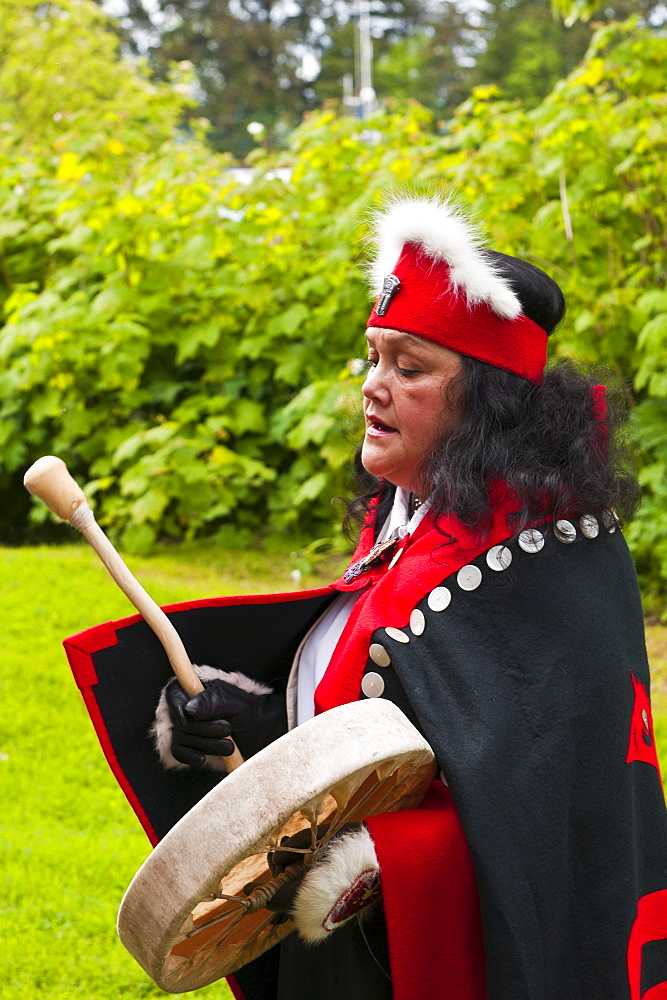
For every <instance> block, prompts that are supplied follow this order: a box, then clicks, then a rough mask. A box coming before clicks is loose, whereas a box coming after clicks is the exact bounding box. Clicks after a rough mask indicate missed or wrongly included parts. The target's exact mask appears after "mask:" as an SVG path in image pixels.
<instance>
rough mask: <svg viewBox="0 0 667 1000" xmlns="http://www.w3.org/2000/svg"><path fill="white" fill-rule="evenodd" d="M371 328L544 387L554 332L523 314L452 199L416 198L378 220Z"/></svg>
mask: <svg viewBox="0 0 667 1000" xmlns="http://www.w3.org/2000/svg"><path fill="white" fill-rule="evenodd" d="M375 235H376V242H377V255H376V257H375V260H374V261H373V263H372V265H371V282H372V286H373V291H375V293H376V294H378V299H377V301H376V303H375V306H374V308H373V311H372V313H371V315H370V318H369V320H368V326H369V327H370V326H372V327H383V328H385V329H391V330H400V331H401V332H403V333H411V334H414V335H415V336H416V337H423V338H424V339H425V340H432V341H433V342H434V343H436V344H440V345H441V346H442V347H448V348H449V349H450V350H452V351H457V352H458V353H459V354H466V355H468V356H470V357H472V358H478V359H479V360H480V361H486V362H487V363H488V364H490V365H494V366H495V367H497V368H506V369H507V370H508V371H511V372H516V374H517V375H521V376H523V377H524V378H527V379H530V380H531V381H532V382H541V380H542V375H543V372H544V366H545V364H546V353H547V334H546V332H545V331H544V330H543V329H542V327H541V326H538V325H537V323H534V322H533V321H532V320H530V319H528V317H527V316H524V315H523V313H522V311H521V303H520V302H519V299H518V298H517V296H516V294H515V293H514V291H513V290H512V287H511V285H510V283H509V281H507V280H506V279H505V278H504V277H503V276H502V275H500V274H499V273H498V271H497V270H496V268H495V267H494V264H493V262H492V260H491V259H490V258H489V257H488V256H487V255H486V254H485V252H484V249H483V248H482V244H481V240H480V237H479V234H478V233H477V231H476V230H475V229H474V227H473V226H472V225H471V224H470V222H468V220H467V219H465V218H464V217H463V216H462V215H461V214H460V213H458V212H457V211H456V210H455V209H454V208H453V207H452V206H451V205H450V204H449V203H448V202H446V201H442V200H440V199H438V198H428V199H427V198H423V199H417V198H410V199H406V200H401V201H397V202H395V203H394V204H393V205H391V206H390V207H389V209H388V210H387V211H386V212H384V213H382V214H380V215H378V217H377V218H376V230H375Z"/></svg>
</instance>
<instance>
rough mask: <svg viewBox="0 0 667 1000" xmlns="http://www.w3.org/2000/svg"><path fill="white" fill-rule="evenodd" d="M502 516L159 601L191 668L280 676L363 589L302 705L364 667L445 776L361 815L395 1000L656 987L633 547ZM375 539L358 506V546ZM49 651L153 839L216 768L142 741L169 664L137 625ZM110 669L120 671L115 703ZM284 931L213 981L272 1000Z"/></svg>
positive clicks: (666, 867)
mask: <svg viewBox="0 0 667 1000" xmlns="http://www.w3.org/2000/svg"><path fill="white" fill-rule="evenodd" d="M510 512H511V505H509V504H508V503H507V502H503V500H502V498H501V499H500V500H499V502H498V503H497V504H496V507H495V516H494V519H493V523H492V525H491V528H490V530H489V531H488V533H486V534H484V535H483V536H481V535H478V534H475V533H474V532H472V531H470V530H469V529H467V528H465V527H464V526H463V525H461V524H460V523H459V522H456V521H455V520H454V519H453V518H445V519H443V521H442V522H441V523H440V526H439V528H437V529H436V527H435V526H434V525H433V523H432V519H431V518H430V516H428V515H427V516H426V517H425V518H424V519H423V520H422V522H421V524H420V525H419V527H418V528H417V529H416V531H415V533H414V536H412V537H407V538H406V539H404V540H403V542H402V543H401V550H400V551H401V555H400V557H399V558H398V559H396V558H394V559H393V560H392V561H391V562H389V561H388V560H386V561H384V562H381V563H379V564H374V565H372V566H371V567H370V568H369V569H368V570H366V572H364V573H362V574H361V575H360V576H359V577H357V578H356V579H354V580H352V581H351V582H350V583H345V582H344V580H343V579H341V580H339V581H337V582H336V583H335V584H333V585H332V586H331V587H329V588H323V589H321V590H318V591H310V592H306V593H302V594H283V595H273V596H268V597H252V598H232V599H220V600H211V601H204V602H194V603H190V604H186V605H177V606H174V607H172V608H170V609H167V610H168V611H169V613H170V616H171V617H172V620H173V621H174V623H175V625H176V627H177V628H178V629H179V631H180V632H181V634H182V636H183V638H184V641H185V643H186V647H187V648H188V651H189V653H190V655H191V657H192V659H193V661H194V662H208V663H212V664H213V665H214V666H219V667H223V668H225V669H228V670H242V671H244V672H245V673H247V674H249V675H251V676H253V677H256V678H257V679H258V680H261V681H266V682H271V683H273V685H274V686H275V687H276V689H279V688H280V687H281V685H282V686H284V685H285V684H286V681H287V677H288V674H289V670H290V665H291V662H292V659H293V657H294V654H295V651H296V649H297V647H298V644H299V642H300V640H301V639H302V637H303V636H304V635H305V633H306V632H307V630H308V629H309V628H310V627H311V626H312V624H313V622H314V621H316V620H317V618H318V617H319V616H320V615H321V614H322V612H323V611H324V610H325V609H326V607H327V606H328V604H329V603H330V601H331V599H332V597H333V596H335V594H336V592H337V591H341V590H360V591H361V592H362V593H361V595H360V598H359V600H358V601H357V603H356V604H355V606H354V608H353V611H352V615H351V617H350V619H349V621H348V623H347V625H346V628H345V630H344V632H343V634H342V636H341V639H340V641H339V643H338V646H337V647H336V650H335V653H334V656H333V658H332V661H331V664H330V666H329V669H328V670H327V673H326V674H325V677H324V679H323V680H322V682H321V683H320V685H319V688H318V690H317V692H316V707H317V710H318V711H326V710H327V709H329V708H332V707H334V706H335V705H339V704H343V703H345V702H349V701H352V700H356V699H357V698H359V697H365V696H364V695H363V694H362V693H361V684H362V680H363V677H364V674H367V673H368V672H371V671H372V672H375V673H376V674H379V675H380V677H381V683H380V684H379V687H380V688H383V691H382V695H381V696H382V697H387V698H390V699H391V700H393V701H395V702H396V703H397V704H398V705H399V706H400V707H401V708H402V709H403V710H404V711H405V712H406V714H407V715H408V717H409V718H410V719H411V720H412V721H413V722H414V723H415V724H416V725H417V726H418V728H419V729H420V730H421V731H422V732H423V733H424V735H425V736H426V738H427V739H428V741H429V742H430V744H431V746H432V747H433V750H434V751H435V754H436V758H437V762H438V769H439V771H440V772H441V774H442V777H443V779H444V781H445V782H446V784H444V783H443V782H442V781H435V782H434V783H433V785H432V788H431V791H430V792H429V794H428V795H427V797H426V799H425V801H424V803H423V805H422V807H421V808H420V809H415V810H409V811H406V812H404V813H398V814H387V815H381V816H377V817H374V818H371V819H369V820H368V824H367V825H368V827H369V829H370V832H371V835H372V837H373V840H374V843H375V846H376V851H377V854H378V859H379V862H380V866H381V880H382V892H383V904H384V911H385V915H386V925H387V937H388V944H389V961H390V966H391V977H392V986H391V988H392V990H393V996H394V1000H414V998H416V997H419V998H420V1000H483V998H485V997H487V996H488V1000H660V998H662V1000H667V812H666V810H665V802H664V798H663V793H662V788H661V782H660V771H659V765H658V760H657V756H656V750H655V739H654V731H653V723H652V719H651V710H650V701H649V674H648V665H647V660H646V652H645V648H644V640H643V623H642V616H641V605H640V600H639V594H638V589H637V584H636V578H635V574H634V569H633V566H632V562H631V559H630V556H629V553H628V551H627V547H626V545H625V542H624V540H623V537H622V534H621V532H620V530H619V529H618V527H617V526H616V524H615V522H614V520H613V518H612V517H611V516H609V517H608V518H606V519H605V520H599V521H595V520H594V519H584V520H581V521H580V520H579V518H572V520H571V524H572V525H573V526H574V528H576V534H575V535H573V533H572V531H571V530H568V531H565V532H563V531H558V530H557V531H554V530H553V528H552V526H551V525H550V524H543V525H537V526H534V529H535V531H534V532H533V534H532V535H530V536H529V537H528V536H526V535H523V536H520V538H519V539H516V538H514V537H513V535H514V530H513V528H512V526H511V522H510V521H508V515H509V514H510ZM582 528H583V530H582ZM535 532H539V533H537V534H536V533H535ZM373 537H374V524H373V515H372V514H371V516H370V517H369V519H368V522H367V524H366V525H365V527H364V529H363V531H362V534H361V537H360V542H359V546H358V548H357V552H356V553H355V557H354V560H355V561H356V560H359V559H360V558H361V557H362V556H363V555H365V554H366V553H367V552H368V551H369V550H370V548H371V546H372V542H373ZM564 539H568V540H567V541H565V540H564ZM503 542H505V543H506V546H505V547H504V548H502V549H500V548H499V546H500V545H501V543H503ZM526 550H527V551H526ZM509 554H511V562H510V561H509ZM508 562H509V565H507V563H508ZM471 566H472V567H476V569H474V570H471V568H470V567H471ZM503 566H504V567H505V568H502V567H503ZM464 567H465V569H464ZM461 570H463V572H462V573H461V572H460V571H461ZM434 591H435V592H436V593H433V592H434ZM387 628H389V629H390V632H389V633H387V632H386V631H385V630H386V629H387ZM395 630H399V632H400V633H402V635H399V634H398V633H397V632H396V631H395ZM373 644H377V645H380V646H382V647H383V649H384V650H385V653H386V654H387V656H388V659H389V661H390V662H389V664H388V665H387V666H383V667H380V666H378V665H377V664H376V662H374V661H373V659H371V657H370V655H369V649H370V647H371V645H373ZM65 646H66V649H67V653H68V656H69V659H70V662H71V664H72V668H73V671H74V674H75V677H76V679H77V682H78V684H79V686H80V688H81V689H82V693H83V696H84V699H85V700H86V703H87V705H88V708H89V711H90V714H91V717H92V719H93V722H94V724H95V726H96V729H97V732H98V735H99V737H100V742H101V743H102V746H103V748H104V750H105V753H106V754H107V757H108V759H109V762H110V764H111V766H112V768H113V770H114V773H115V774H116V776H117V778H118V780H119V781H120V783H121V785H122V786H123V788H124V790H125V791H126V794H127V795H128V798H129V799H130V801H131V803H132V804H133V806H134V808H135V810H136V811H137V814H138V816H139V818H140V819H141V821H142V823H143V825H144V827H145V828H146V830H147V832H148V834H149V836H150V837H151V839H152V841H153V842H156V841H157V840H158V839H159V838H160V837H161V836H162V835H163V834H164V833H165V832H166V831H167V830H168V829H169V828H170V827H171V825H173V823H174V822H175V821H176V820H177V819H178V818H179V817H180V816H181V815H182V814H183V813H184V812H186V811H187V810H188V809H189V808H190V807H191V806H192V804H193V803H194V802H195V801H196V800H197V799H198V798H199V797H201V795H203V794H204V793H205V792H206V791H207V790H208V789H209V788H210V787H212V785H213V784H214V783H215V782H216V781H217V780H218V777H219V776H218V775H212V774H202V773H199V772H197V773H194V772H189V771H188V772H183V771H180V772H165V771H164V770H163V769H162V768H161V765H160V764H159V761H158V760H157V756H156V754H155V751H154V750H153V748H152V746H151V745H150V743H149V741H148V740H147V739H146V732H147V731H148V729H149V727H150V724H151V722H152V718H153V712H154V710H155V705H156V703H157V699H158V694H159V690H160V688H161V686H162V685H163V684H164V683H165V681H166V679H167V678H168V676H169V668H168V664H167V663H166V658H165V657H164V655H163V654H162V652H161V649H160V648H159V646H158V644H157V640H155V638H154V637H153V636H152V633H150V630H148V628H147V627H146V626H145V625H144V623H143V622H141V621H140V620H139V619H138V618H136V617H135V618H132V619H127V620H125V621H123V622H117V623H111V624H108V625H104V626H99V627H98V628H96V629H91V630H89V631H88V632H84V633H81V634H80V635H79V636H74V637H73V638H71V639H68V640H66V643H65ZM386 658H387V657H381V659H383V661H384V660H386ZM130 661H131V662H130ZM125 676H127V677H129V676H132V677H133V678H134V679H137V678H140V681H139V684H140V689H139V691H138V692H136V691H135V693H134V694H132V695H131V696H130V694H129V693H127V694H125V695H124V696H123V695H119V691H121V692H122V691H123V684H124V677H125ZM135 689H136V683H135ZM345 930H346V929H345V928H344V929H342V930H341V931H338V932H334V935H333V938H332V939H331V940H332V943H333V942H334V940H335V937H336V934H342V935H344V934H345ZM289 940H291V939H288V941H289ZM342 940H343V939H341V941H342ZM328 943H329V942H325V947H326V946H327V945H328ZM282 947H284V945H281V946H278V947H277V948H274V949H272V950H271V951H270V952H267V953H266V954H265V955H263V956H262V957H261V958H260V959H257V960H256V961H254V962H253V963H251V964H250V965H248V966H246V967H245V968H244V969H242V970H240V971H239V972H238V973H237V974H236V975H235V977H233V979H232V980H231V985H232V989H233V991H234V993H235V995H236V996H237V997H244V998H245V1000H275V997H276V995H277V993H276V990H277V986H276V982H277V979H276V977H277V976H278V967H279V962H280V956H279V954H278V952H279V950H280V948H282ZM313 954H314V955H316V954H317V951H316V949H315V951H314V952H313ZM322 995H323V996H325V995H326V992H324V993H322ZM293 998H294V1000H314V998H313V997H311V996H310V995H305V994H304V995H303V996H301V995H299V993H298V990H295V991H294V993H293Z"/></svg>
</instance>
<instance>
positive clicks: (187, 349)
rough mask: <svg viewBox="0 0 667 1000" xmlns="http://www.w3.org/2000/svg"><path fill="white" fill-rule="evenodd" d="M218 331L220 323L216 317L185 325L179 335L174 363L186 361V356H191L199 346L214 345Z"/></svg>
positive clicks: (211, 346) (210, 346) (219, 330)
mask: <svg viewBox="0 0 667 1000" xmlns="http://www.w3.org/2000/svg"><path fill="white" fill-rule="evenodd" d="M220 333H221V329H220V323H219V322H218V320H217V319H212V320H209V321H208V322H207V323H196V324H194V325H193V326H188V327H186V329H185V330H184V331H182V332H181V333H180V335H179V339H178V351H177V354H176V364H177V365H180V364H182V363H183V362H184V361H187V360H188V358H191V357H193V356H194V355H195V354H196V353H197V351H198V350H199V348H200V347H207V348H209V349H211V348H213V347H215V345H216V344H217V343H218V339H219V337H220Z"/></svg>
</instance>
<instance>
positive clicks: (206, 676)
mask: <svg viewBox="0 0 667 1000" xmlns="http://www.w3.org/2000/svg"><path fill="white" fill-rule="evenodd" d="M193 667H194V671H195V673H196V674H197V676H198V677H199V679H200V680H201V681H214V680H219V681H227V683H228V684H233V685H234V686H235V687H237V688H241V690H242V691H248V692H249V694H273V688H270V687H267V686H266V684H260V683H259V681H255V680H253V679H252V677H246V675H245V674H242V673H240V672H239V671H238V670H234V671H229V670H220V669H219V668H218V667H209V666H207V665H206V664H202V666H197V665H196V664H193ZM165 686H166V685H165ZM171 731H172V725H171V717H170V715H169V708H168V706H167V698H166V695H165V693H164V688H163V690H162V693H161V695H160V700H159V701H158V705H157V709H156V710H155V722H154V723H153V725H152V726H151V730H150V732H151V736H152V737H153V741H154V743H155V749H156V750H157V752H158V755H159V757H160V760H161V761H162V764H163V765H164V767H166V768H167V769H176V768H177V769H179V770H181V771H185V770H187V768H188V765H187V764H181V763H180V761H178V760H176V758H175V757H173V756H172V753H171ZM204 766H205V767H208V768H210V769H211V770H213V771H221V772H223V773H226V770H227V769H226V767H225V758H224V757H210V756H207V757H206V764H205V765H204Z"/></svg>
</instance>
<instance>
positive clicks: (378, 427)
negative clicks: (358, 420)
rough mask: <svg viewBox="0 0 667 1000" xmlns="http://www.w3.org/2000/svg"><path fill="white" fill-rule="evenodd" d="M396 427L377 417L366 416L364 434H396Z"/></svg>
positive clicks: (376, 435)
mask: <svg viewBox="0 0 667 1000" xmlns="http://www.w3.org/2000/svg"><path fill="white" fill-rule="evenodd" d="M396 433H397V431H396V428H395V427H390V426H389V424H385V423H384V422H383V421H382V420H378V419H377V417H371V416H367V417H366V434H367V435H369V436H370V437H384V436H385V435H386V434H396Z"/></svg>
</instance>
